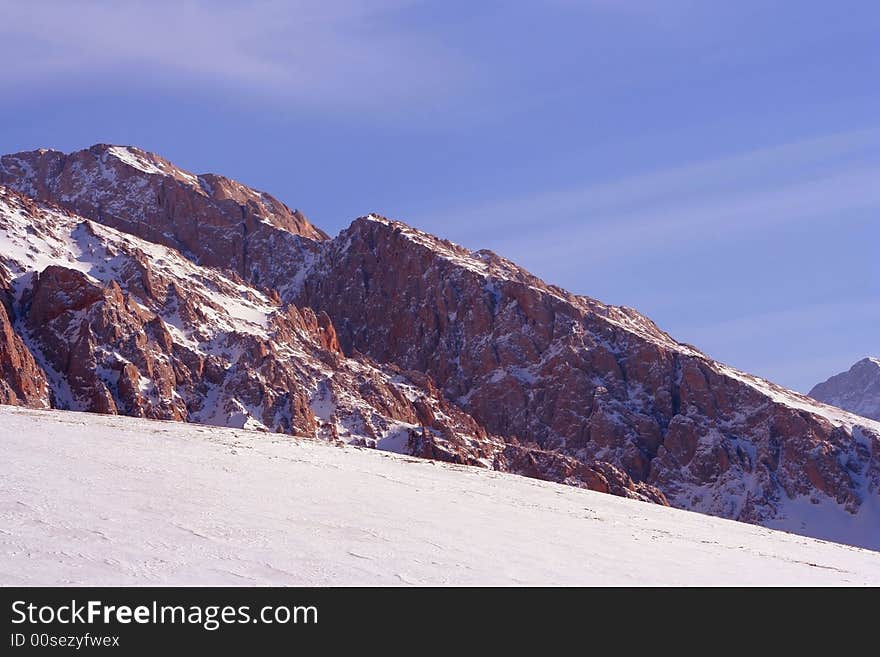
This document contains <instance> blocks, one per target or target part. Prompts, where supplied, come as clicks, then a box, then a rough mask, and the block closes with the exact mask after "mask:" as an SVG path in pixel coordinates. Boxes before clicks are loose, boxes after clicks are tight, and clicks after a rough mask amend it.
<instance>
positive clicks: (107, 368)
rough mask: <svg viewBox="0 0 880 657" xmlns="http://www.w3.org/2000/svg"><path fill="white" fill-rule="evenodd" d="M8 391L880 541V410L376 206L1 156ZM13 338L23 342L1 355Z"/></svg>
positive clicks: (15, 399)
mask: <svg viewBox="0 0 880 657" xmlns="http://www.w3.org/2000/svg"><path fill="white" fill-rule="evenodd" d="M0 185H5V186H6V188H7V189H6V191H4V192H2V195H0V288H2V290H3V293H2V298H3V304H2V306H0V311H2V313H3V314H2V315H0V344H3V345H8V346H5V347H4V351H3V352H0V372H2V373H3V377H4V379H3V380H4V383H3V384H0V395H3V397H2V398H0V400H5V401H6V402H7V403H17V404H23V405H30V406H36V407H41V406H42V407H49V406H51V407H55V408H71V409H78V410H89V411H97V412H102V413H122V414H126V415H136V416H140V417H146V418H157V419H177V420H184V421H195V422H208V423H211V424H217V425H225V426H236V427H252V428H258V429H263V430H268V431H273V432H279V431H280V432H283V433H289V434H294V435H305V436H313V437H317V438H325V439H330V440H337V439H339V440H342V441H345V442H354V443H357V444H362V445H368V446H377V447H380V448H384V449H391V450H394V451H400V452H404V453H406V454H410V455H416V456H423V457H428V458H432V459H438V460H445V461H451V462H455V463H461V464H469V465H477V466H480V467H484V468H493V469H496V470H502V471H507V472H515V473H519V474H525V475H528V476H531V477H536V478H539V479H549V480H552V481H557V482H562V483H567V484H572V485H575V486H579V487H585V488H591V489H594V490H598V491H603V492H612V493H616V494H618V495H625V496H628V497H634V498H638V499H642V500H651V501H655V502H659V503H666V502H667V501H668V502H669V503H671V504H672V505H673V506H677V507H680V508H684V509H691V510H697V511H702V512H705V513H710V514H713V515H718V516H723V517H726V518H732V519H737V520H743V521H747V522H752V523H760V524H764V525H767V526H773V527H781V528H786V529H792V530H795V531H799V532H803V533H806V534H810V535H814V536H821V537H824V538H830V539H832V540H838V541H842V542H850V543H853V544H858V545H870V546H873V547H878V546H880V423H878V422H875V421H871V420H869V419H867V418H864V417H860V416H857V415H854V414H850V413H847V412H845V411H842V410H840V409H837V408H833V407H830V406H826V405H824V404H821V403H819V402H817V401H816V400H814V399H811V398H809V397H806V396H804V395H800V394H798V393H795V392H792V391H790V390H786V389H783V388H781V387H779V386H776V385H774V384H772V383H769V382H767V381H764V380H762V379H759V378H757V377H754V376H751V375H749V374H746V373H744V372H739V371H737V370H735V369H733V368H730V367H728V366H726V365H723V364H721V363H718V362H716V361H714V360H712V359H711V358H709V357H708V356H706V355H705V354H703V353H702V352H700V351H699V350H698V349H696V348H694V347H692V346H690V345H686V344H682V343H679V342H678V341H676V340H675V339H674V338H673V337H671V336H669V335H668V334H666V333H665V332H663V331H662V330H660V329H659V328H658V327H657V326H656V325H655V324H654V323H653V322H651V321H650V320H649V319H648V318H646V317H644V316H643V315H641V314H640V313H638V312H636V311H635V310H632V309H629V308H621V307H614V306H608V305H606V304H603V303H601V302H599V301H597V300H595V299H590V298H587V297H582V296H576V295H573V294H570V293H568V292H566V291H565V290H562V289H560V288H558V287H555V286H553V285H548V284H547V283H545V282H543V281H541V280H540V279H538V278H536V277H534V276H533V275H531V274H530V273H528V272H527V271H525V270H523V269H522V268H520V267H518V266H516V265H515V264H514V263H512V262H510V261H508V260H505V259H503V258H501V257H499V256H497V255H495V254H493V253H491V252H488V251H476V252H472V251H469V250H467V249H464V248H462V247H460V246H457V245H455V244H452V243H450V242H447V241H445V240H442V239H439V238H437V237H434V236H432V235H429V234H426V233H424V232H421V231H418V230H416V229H414V228H412V227H410V226H407V225H406V224H403V223H400V222H396V221H391V220H389V219H386V218H384V217H380V216H378V215H368V216H365V217H361V218H359V219H356V220H355V221H354V222H353V223H352V224H351V226H350V227H349V228H348V229H346V230H345V231H343V232H342V233H341V234H340V235H339V236H337V237H335V238H333V239H330V238H328V237H327V236H326V235H325V234H324V233H323V232H321V231H320V230H319V229H317V228H315V227H314V226H312V225H311V223H309V222H308V220H306V219H305V217H304V216H303V215H302V214H301V213H299V212H296V211H291V210H289V209H288V208H287V206H285V205H284V204H282V203H281V202H279V201H277V200H275V199H274V198H272V197H271V196H269V195H267V194H264V193H262V192H258V191H256V190H251V189H249V188H247V187H245V186H243V185H240V184H239V183H236V182H234V181H230V180H228V179H225V178H222V177H219V176H206V175H200V176H197V175H194V174H192V173H189V172H186V171H183V170H181V169H179V168H178V167H176V166H174V165H173V164H171V163H169V162H167V161H166V160H164V159H162V158H160V157H158V156H155V155H152V154H149V153H145V152H144V151H140V150H138V149H133V148H123V147H117V146H106V145H98V146H95V147H92V148H90V149H88V150H86V151H80V152H77V153H72V154H69V155H65V154H61V153H57V152H55V151H45V150H44V151H34V152H30V153H20V154H16V155H10V156H4V157H2V158H0ZM4 354H5V355H4Z"/></svg>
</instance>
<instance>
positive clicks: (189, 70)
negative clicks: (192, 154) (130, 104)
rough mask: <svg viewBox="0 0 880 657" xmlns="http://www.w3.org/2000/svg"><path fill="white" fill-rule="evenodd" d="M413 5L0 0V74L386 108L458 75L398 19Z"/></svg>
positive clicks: (355, 0)
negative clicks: (220, 89)
mask: <svg viewBox="0 0 880 657" xmlns="http://www.w3.org/2000/svg"><path fill="white" fill-rule="evenodd" d="M412 4H413V2H412V1H411V0H338V1H335V2H323V1H322V0H289V1H288V0H262V1H258V2H247V3H239V2H234V3H233V2H228V1H220V0H218V1H212V2H208V1H203V0H185V1H183V2H181V1H179V0H149V1H143V0H135V1H132V2H125V3H120V2H115V1H109V0H42V1H41V2H18V1H16V0H0V16H2V22H0V57H2V59H3V61H4V62H5V65H4V66H3V67H2V68H0V84H2V85H4V86H6V87H7V89H9V88H10V87H13V88H17V89H18V90H19V91H23V90H38V89H39V88H40V87H41V86H45V85H46V84H47V83H51V84H53V85H61V84H70V85H77V84H82V83H83V82H89V83H94V82H95V81H96V80H98V81H100V80H104V81H107V80H108V79H110V80H112V81H113V82H114V83H118V82H119V81H120V80H123V79H125V80H128V81H130V82H133V83H135V84H140V85H143V86H146V87H155V86H156V85H157V84H158V85H161V84H180V83H184V84H186V83H189V84H195V85H207V86H209V87H210V86H211V85H215V86H216V85H218V84H219V85H224V84H225V85H233V86H234V87H235V88H236V89H238V90H240V91H241V92H242V94H248V93H250V94H256V95H257V96H258V98H259V99H261V100H266V99H284V100H291V101H295V102H297V103H299V104H302V105H306V106H319V107H320V106H336V107H339V106H345V105H346V104H347V105H348V106H352V105H354V106H357V107H358V108H360V109H363V110H366V111H369V110H374V109H377V108H380V107H385V108H388V109H389V110H393V107H394V104H395V103H400V102H407V103H410V104H411V103H413V102H417V101H418V100H419V99H421V100H427V99H431V98H437V97H438V95H440V94H441V93H442V91H441V90H442V89H443V88H444V87H449V86H452V85H454V84H462V83H463V82H464V81H466V79H467V76H466V72H467V69H466V67H464V66H462V63H461V61H460V60H459V58H458V57H457V56H456V55H455V54H454V53H452V52H450V51H449V50H447V49H445V48H444V47H443V46H442V45H441V44H440V43H438V42H437V41H435V40H433V39H432V38H431V35H430V34H426V33H424V32H423V31H422V32H416V31H414V30H411V29H404V28H403V27H401V24H400V19H401V15H402V14H403V13H405V11H406V10H407V9H408V8H409V6H410V5H412Z"/></svg>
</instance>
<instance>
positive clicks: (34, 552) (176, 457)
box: [0, 406, 880, 585]
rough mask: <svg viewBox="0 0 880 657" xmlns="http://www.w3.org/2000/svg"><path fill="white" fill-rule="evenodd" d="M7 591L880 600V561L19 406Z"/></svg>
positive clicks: (562, 495) (634, 506)
mask: <svg viewBox="0 0 880 657" xmlns="http://www.w3.org/2000/svg"><path fill="white" fill-rule="evenodd" d="M0 448H2V450H3V454H4V458H3V461H2V465H0V584H3V585H49V584H94V585H102V584H103V585H108V584H109V585H122V584H152V585H159V584H177V585H181V584H242V585H250V584H301V585H344V584H381V585H385V584H388V585H390V584H599V585H603V584H651V585H662V584H674V585H683V584H755V585H757V584H791V585H814V584H828V585H830V584H873V585H878V584H880V553H877V552H872V551H869V550H864V549H858V548H852V547H847V546H843V545H837V544H834V543H826V542H823V541H819V540H815V539H811V538H805V537H801V536H796V535H791V534H785V533H782V532H777V531H772V530H769V529H764V528H761V527H756V526H752V525H747V524H742V523H737V522H732V521H728V520H723V519H719V518H713V517H709V516H704V515H700V514H696V513H690V512H686V511H679V510H675V509H669V508H664V507H661V506H657V505H652V504H645V503H641V502H634V501H632V500H626V499H622V498H618V497H613V496H611V495H603V494H599V493H593V492H591V491H585V490H581V489H576V488H572V487H567V486H562V485H556V484H551V483H546V482H541V481H537V480H531V479H526V478H523V477H517V476H513V475H507V474H502V473H498V472H493V471H488V470H482V469H478V468H467V467H461V466H453V465H450V464H445V463H439V462H433V461H426V460H421V459H413V458H408V457H404V456H400V455H395V454H390V453H384V452H378V451H375V450H366V449H357V448H352V447H336V446H332V445H329V444H326V443H321V442H318V441H306V440H299V439H295V438H291V437H288V436H279V435H271V434H265V433H257V432H250V431H245V430H238V429H225V428H218V427H209V426H202V425H193V424H180V423H166V422H155V421H145V420H135V419H131V418H125V417H118V416H97V415H91V414H79V413H73V412H69V411H68V412H57V411H31V410H25V409H20V408H14V407H6V406H4V407H0Z"/></svg>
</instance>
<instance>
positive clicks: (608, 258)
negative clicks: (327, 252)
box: [0, 0, 880, 391]
mask: <svg viewBox="0 0 880 657" xmlns="http://www.w3.org/2000/svg"><path fill="white" fill-rule="evenodd" d="M0 17H2V20H0V59H2V61H3V62H4V66H3V67H0V152H4V153H5V152H15V151H21V150H30V149H34V148H40V147H48V148H56V149H59V150H64V151H70V150H76V149H80V148H85V147H87V146H89V145H91V144H94V143H100V142H103V143H114V144H125V145H135V146H139V147H141V148H144V149H146V150H150V151H154V152H158V153H160V154H162V155H164V156H165V157H167V158H169V159H170V160H172V161H173V162H175V163H176V164H178V165H179V166H182V167H183V168H185V169H189V170H191V171H194V172H197V173H202V172H216V173H223V174H225V175H228V176H231V177H233V178H236V179H238V180H241V181H242V182H244V183H247V184H249V185H251V186H254V187H257V188H259V189H263V190H265V191H268V192H270V193H272V194H273V195H275V196H277V197H278V198H280V199H281V200H283V201H284V202H285V203H287V204H288V205H290V206H291V207H297V208H300V209H302V210H303V211H304V212H305V213H306V215H307V216H309V217H310V218H311V219H312V221H313V222H314V223H315V224H317V225H318V226H320V227H322V228H323V229H325V230H326V231H328V232H330V233H335V232H337V231H339V230H341V229H342V228H344V227H345V226H347V225H348V224H349V223H350V222H351V220H352V219H354V218H356V217H358V216H361V215H364V214H367V213H369V212H377V213H380V214H383V215H386V216H389V217H393V218H396V219H400V220H402V221H406V222H407V223H409V224H411V225H414V226H416V227H418V228H421V229H424V230H427V231H430V232H433V233H435V234H437V235H440V236H442V237H445V238H448V239H452V240H453V241H456V242H458V243H460V244H462V245H464V246H467V247H469V248H474V249H477V248H489V249H492V250H494V251H496V252H498V253H499V254H501V255H504V256H506V257H509V258H511V259H513V260H514V261H516V262H517V263H519V264H521V265H523V266H524V267H526V268H527V269H529V270H530V271H532V272H533V273H535V274H537V275H538V276H540V277H542V278H543V279H545V280H547V281H548V282H551V283H556V284H558V285H561V286H563V287H565V288H568V289H570V290H571V291H573V292H576V293H579V294H586V295H589V296H592V297H595V298H597V299H600V300H602V301H604V302H606V303H613V304H620V305H627V306H631V307H634V308H636V309H638V310H640V311H641V312H643V313H645V314H647V315H648V316H650V317H651V318H652V319H654V320H655V321H656V322H657V323H658V324H659V325H660V326H661V327H662V328H663V329H665V330H667V331H669V332H670V333H671V334H672V335H673V336H675V337H676V338H677V339H679V340H682V341H684V342H688V343H691V344H694V345H696V346H698V347H699V348H700V349H702V350H703V351H705V352H706V353H708V354H709V355H710V356H712V357H714V358H717V359H719V360H721V361H724V362H726V363H728V364H731V365H733V366H735V367H738V368H741V369H744V370H747V371H750V372H753V373H755V374H759V375H761V376H764V377H767V378H769V379H771V380H773V381H776V382H778V383H781V384H783V385H786V386H789V387H792V388H794V389H797V390H801V391H807V390H808V389H809V388H811V387H812V386H813V385H814V384H815V383H818V382H819V381H822V380H824V379H826V378H827V377H828V376H830V375H832V374H835V373H837V372H839V371H842V370H845V369H848V368H849V367H850V366H851V365H852V364H853V363H854V362H855V361H856V360H858V359H860V358H862V357H864V356H868V355H874V356H880V331H878V326H880V258H878V244H880V38H878V37H877V35H878V34H880V3H876V2H874V1H873V0H840V1H839V2H833V3H832V2H825V1H821V2H820V1H814V0H798V1H792V0H776V1H774V2H770V1H769V0H763V1H757V0H738V1H737V2H735V3H734V2H728V1H726V0H656V1H648V0H642V1H639V0H517V2H509V1H507V2H502V1H492V0H469V1H459V0H446V1H444V2H438V1H436V0H435V1H433V2H420V1H416V0H336V1H334V0H287V1H281V0H262V1H260V0H257V1H255V2H234V1H232V0H214V1H213V2H201V1H196V0H183V1H180V0H177V1H173V2H171V1H166V0H150V1H149V2H138V1H129V2H117V1H109V0H59V1H55V0H43V1H41V2H20V1H13V0H0Z"/></svg>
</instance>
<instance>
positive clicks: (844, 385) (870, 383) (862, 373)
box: [810, 356, 880, 420]
mask: <svg viewBox="0 0 880 657" xmlns="http://www.w3.org/2000/svg"><path fill="white" fill-rule="evenodd" d="M810 397H812V398H814V399H818V400H819V401H821V402H824V403H826V404H831V405H832V406H838V407H839V408H842V409H844V410H847V411H850V412H852V413H856V414H857V415H861V416H863V417H867V418H871V419H874V420H880V358H875V357H872V356H869V357H867V358H863V359H861V360H860V361H858V362H857V363H856V364H855V365H853V366H852V367H851V368H849V370H847V371H846V372H842V373H840V374H836V375H834V376H832V377H831V378H829V379H828V380H827V381H824V382H822V383H820V384H818V385H816V386H815V387H814V388H813V389H812V390H810Z"/></svg>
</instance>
